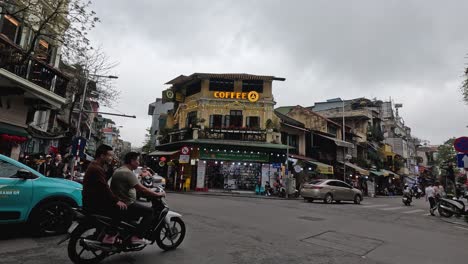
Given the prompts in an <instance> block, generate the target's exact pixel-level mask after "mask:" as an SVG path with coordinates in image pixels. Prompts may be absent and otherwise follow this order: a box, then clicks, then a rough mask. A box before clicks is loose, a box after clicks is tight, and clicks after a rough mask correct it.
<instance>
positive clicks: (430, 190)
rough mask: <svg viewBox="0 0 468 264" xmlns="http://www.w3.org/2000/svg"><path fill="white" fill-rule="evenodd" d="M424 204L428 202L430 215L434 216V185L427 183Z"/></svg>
mask: <svg viewBox="0 0 468 264" xmlns="http://www.w3.org/2000/svg"><path fill="white" fill-rule="evenodd" d="M425 193H426V202H427V201H429V212H430V213H431V215H435V214H434V210H435V207H436V198H435V197H436V190H435V189H434V185H433V184H432V183H429V186H427V187H426V191H425Z"/></svg>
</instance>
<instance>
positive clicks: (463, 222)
mask: <svg viewBox="0 0 468 264" xmlns="http://www.w3.org/2000/svg"><path fill="white" fill-rule="evenodd" d="M440 220H441V221H442V222H445V223H449V224H452V225H458V226H463V227H468V223H467V222H465V221H464V220H463V219H460V220H459V221H453V220H449V219H446V218H442V217H440Z"/></svg>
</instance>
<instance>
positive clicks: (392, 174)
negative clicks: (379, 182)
mask: <svg viewBox="0 0 468 264" xmlns="http://www.w3.org/2000/svg"><path fill="white" fill-rule="evenodd" d="M381 171H382V172H383V173H384V176H385V177H387V176H393V177H395V178H396V179H399V178H400V175H398V174H396V173H394V172H393V171H389V170H384V169H382V170H381Z"/></svg>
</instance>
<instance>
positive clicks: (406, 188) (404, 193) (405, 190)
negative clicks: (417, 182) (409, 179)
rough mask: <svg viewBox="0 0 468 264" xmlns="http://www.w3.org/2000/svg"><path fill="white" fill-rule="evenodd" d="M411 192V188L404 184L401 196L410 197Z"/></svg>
mask: <svg viewBox="0 0 468 264" xmlns="http://www.w3.org/2000/svg"><path fill="white" fill-rule="evenodd" d="M412 192H413V190H411V188H410V187H409V186H408V184H407V183H405V188H404V189H403V195H408V196H410V197H411V196H412Z"/></svg>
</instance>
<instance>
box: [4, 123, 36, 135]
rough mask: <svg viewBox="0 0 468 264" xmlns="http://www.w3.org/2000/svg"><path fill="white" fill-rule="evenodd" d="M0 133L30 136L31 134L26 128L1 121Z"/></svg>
mask: <svg viewBox="0 0 468 264" xmlns="http://www.w3.org/2000/svg"><path fill="white" fill-rule="evenodd" d="M0 134H8V135H12V136H20V137H29V134H28V132H27V131H26V128H24V127H20V126H15V125H10V124H7V123H1V122H0Z"/></svg>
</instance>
